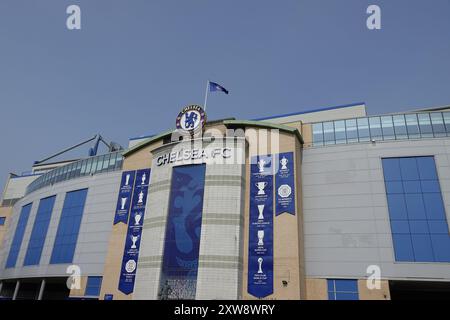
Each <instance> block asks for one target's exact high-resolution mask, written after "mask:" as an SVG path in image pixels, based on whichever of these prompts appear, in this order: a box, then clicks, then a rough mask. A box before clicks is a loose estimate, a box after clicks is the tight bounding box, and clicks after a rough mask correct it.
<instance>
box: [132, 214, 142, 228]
mask: <svg viewBox="0 0 450 320" xmlns="http://www.w3.org/2000/svg"><path fill="white" fill-rule="evenodd" d="M141 219H142V214H141V213H140V212H138V213H136V215H135V216H134V225H135V226H138V225H139V222H141Z"/></svg>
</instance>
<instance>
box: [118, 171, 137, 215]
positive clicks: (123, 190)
mask: <svg viewBox="0 0 450 320" xmlns="http://www.w3.org/2000/svg"><path fill="white" fill-rule="evenodd" d="M135 175H136V171H125V172H123V173H122V180H121V181H120V189H119V196H118V197H117V198H118V199H117V206H116V213H115V215H114V224H117V223H119V222H123V223H125V224H126V223H127V221H128V212H129V211H130V203H131V195H132V192H133V185H134V177H135Z"/></svg>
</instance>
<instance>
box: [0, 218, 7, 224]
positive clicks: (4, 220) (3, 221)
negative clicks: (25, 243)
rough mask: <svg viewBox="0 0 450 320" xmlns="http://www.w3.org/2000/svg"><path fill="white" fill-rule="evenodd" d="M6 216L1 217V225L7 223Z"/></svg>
mask: <svg viewBox="0 0 450 320" xmlns="http://www.w3.org/2000/svg"><path fill="white" fill-rule="evenodd" d="M5 222H6V217H0V226H3V225H5Z"/></svg>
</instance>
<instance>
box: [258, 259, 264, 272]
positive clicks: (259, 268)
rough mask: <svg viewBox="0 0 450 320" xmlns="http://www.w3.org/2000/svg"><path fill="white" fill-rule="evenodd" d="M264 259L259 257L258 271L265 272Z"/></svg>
mask: <svg viewBox="0 0 450 320" xmlns="http://www.w3.org/2000/svg"><path fill="white" fill-rule="evenodd" d="M263 261H264V259H263V258H261V257H260V258H258V273H263V271H262V263H263Z"/></svg>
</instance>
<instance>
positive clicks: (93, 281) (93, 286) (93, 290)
mask: <svg viewBox="0 0 450 320" xmlns="http://www.w3.org/2000/svg"><path fill="white" fill-rule="evenodd" d="M102 279H103V278H102V277H88V280H87V284H86V291H85V292H84V295H85V296H95V297H98V296H99V295H100V288H101V286H102Z"/></svg>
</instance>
